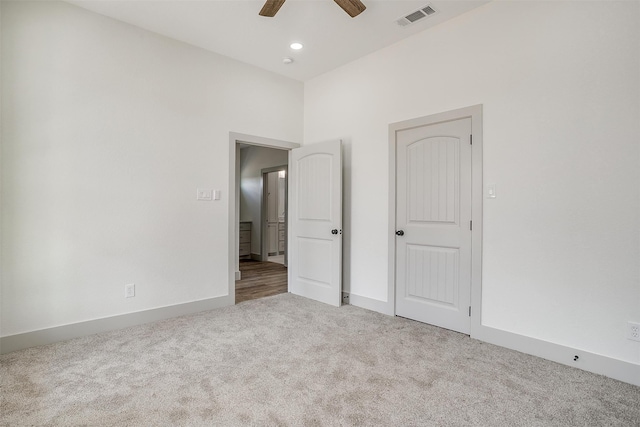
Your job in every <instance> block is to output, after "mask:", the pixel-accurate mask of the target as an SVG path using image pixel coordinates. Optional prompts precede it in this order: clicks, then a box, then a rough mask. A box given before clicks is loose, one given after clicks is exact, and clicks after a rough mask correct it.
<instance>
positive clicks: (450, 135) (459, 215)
mask: <svg viewBox="0 0 640 427" xmlns="http://www.w3.org/2000/svg"><path fill="white" fill-rule="evenodd" d="M470 139H471V118H464V119H459V120H453V121H448V122H443V123H436V124H429V125H425V126H418V127H412V128H409V129H405V130H400V131H398V132H397V133H396V161H397V169H396V170H397V172H396V230H397V232H396V234H397V236H396V314H397V315H399V316H403V317H408V318H410V319H414V320H418V321H421V322H425V323H430V324H433V325H437V326H441V327H444V328H447V329H452V330H455V331H458V332H463V333H469V331H470V327H471V322H470V317H469V316H470V301H471V184H472V180H471V140H470Z"/></svg>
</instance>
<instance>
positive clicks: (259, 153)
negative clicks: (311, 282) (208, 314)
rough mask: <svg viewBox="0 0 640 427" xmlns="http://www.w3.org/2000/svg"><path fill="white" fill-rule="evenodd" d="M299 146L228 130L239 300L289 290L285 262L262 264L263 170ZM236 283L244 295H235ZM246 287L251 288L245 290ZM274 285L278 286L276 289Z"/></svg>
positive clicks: (233, 278) (232, 283) (234, 280)
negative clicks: (244, 151) (241, 288)
mask: <svg viewBox="0 0 640 427" xmlns="http://www.w3.org/2000/svg"><path fill="white" fill-rule="evenodd" d="M299 146H300V145H299V144H296V143H292V142H286V141H281V140H274V139H270V138H264V137H259V136H254V135H247V134H240V133H235V132H231V133H230V134H229V160H230V162H229V165H230V180H229V183H230V185H229V187H230V188H229V194H230V195H233V197H231V198H230V201H229V202H230V203H229V296H230V297H232V298H233V301H234V302H236V303H237V302H241V301H243V300H246V299H253V298H254V297H262V296H268V295H269V294H270V293H271V292H278V293H279V292H282V290H283V289H284V292H286V291H287V290H288V280H287V274H286V268H285V267H284V265H282V264H276V263H268V264H267V263H265V264H264V265H261V264H260V263H261V262H262V259H261V258H262V249H261V246H262V241H261V232H262V231H261V230H262V227H261V225H262V220H261V215H262V213H261V211H262V203H261V201H262V195H263V190H262V188H263V187H262V170H263V169H265V168H268V167H274V166H282V165H286V164H287V163H288V158H289V150H291V149H293V148H297V147H299ZM243 150H248V151H252V153H250V154H251V155H250V156H246V155H245V156H243V153H242V151H243ZM245 154H249V153H248V152H247V153H245ZM241 161H244V162H245V164H243V163H241ZM247 162H248V163H249V172H248V173H244V176H243V167H245V166H247ZM245 172H247V169H245ZM241 241H242V243H241ZM241 258H242V263H243V266H242V269H241V267H240V264H241ZM265 267H267V268H265ZM278 268H279V270H278ZM242 270H244V272H243V271H242ZM283 272H284V274H283ZM236 285H238V286H240V287H243V288H244V289H245V291H244V293H245V295H244V296H242V297H240V298H236V287H237V286H236ZM247 288H252V289H249V290H246V289H247ZM269 288H272V289H269ZM274 288H278V289H277V290H274ZM247 295H248V297H247Z"/></svg>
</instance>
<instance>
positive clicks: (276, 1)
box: [259, 0, 285, 18]
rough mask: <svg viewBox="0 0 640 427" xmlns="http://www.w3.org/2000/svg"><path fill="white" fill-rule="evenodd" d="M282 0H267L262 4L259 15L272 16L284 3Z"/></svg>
mask: <svg viewBox="0 0 640 427" xmlns="http://www.w3.org/2000/svg"><path fill="white" fill-rule="evenodd" d="M284 1H285V0H267V1H266V2H265V4H264V6H262V9H261V10H260V13H259V15H260V16H268V17H269V18H273V17H274V16H276V13H278V11H279V10H280V7H281V6H282V5H283V4H284Z"/></svg>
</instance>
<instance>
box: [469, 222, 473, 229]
mask: <svg viewBox="0 0 640 427" xmlns="http://www.w3.org/2000/svg"><path fill="white" fill-rule="evenodd" d="M469 230H473V221H469Z"/></svg>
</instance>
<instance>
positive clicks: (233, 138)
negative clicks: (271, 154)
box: [228, 132, 300, 304]
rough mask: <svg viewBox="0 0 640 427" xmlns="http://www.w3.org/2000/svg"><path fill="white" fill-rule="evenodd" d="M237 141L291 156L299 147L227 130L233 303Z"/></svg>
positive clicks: (236, 268) (236, 251) (231, 291)
mask: <svg viewBox="0 0 640 427" xmlns="http://www.w3.org/2000/svg"><path fill="white" fill-rule="evenodd" d="M238 143H241V144H247V145H257V146H260V147H267V148H276V149H280V150H289V157H291V150H292V149H294V148H298V147H300V144H298V143H295V142H287V141H281V140H278V139H271V138H264V137H262V136H255V135H248V134H244V133H238V132H229V226H228V241H229V248H228V254H229V271H228V278H229V297H230V298H231V300H232V303H231V304H235V299H236V280H237V279H236V278H238V277H240V276H241V275H240V264H239V254H240V234H239V232H238V224H239V223H240V147H238ZM232 195H233V196H232ZM232 197H233V198H232Z"/></svg>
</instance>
